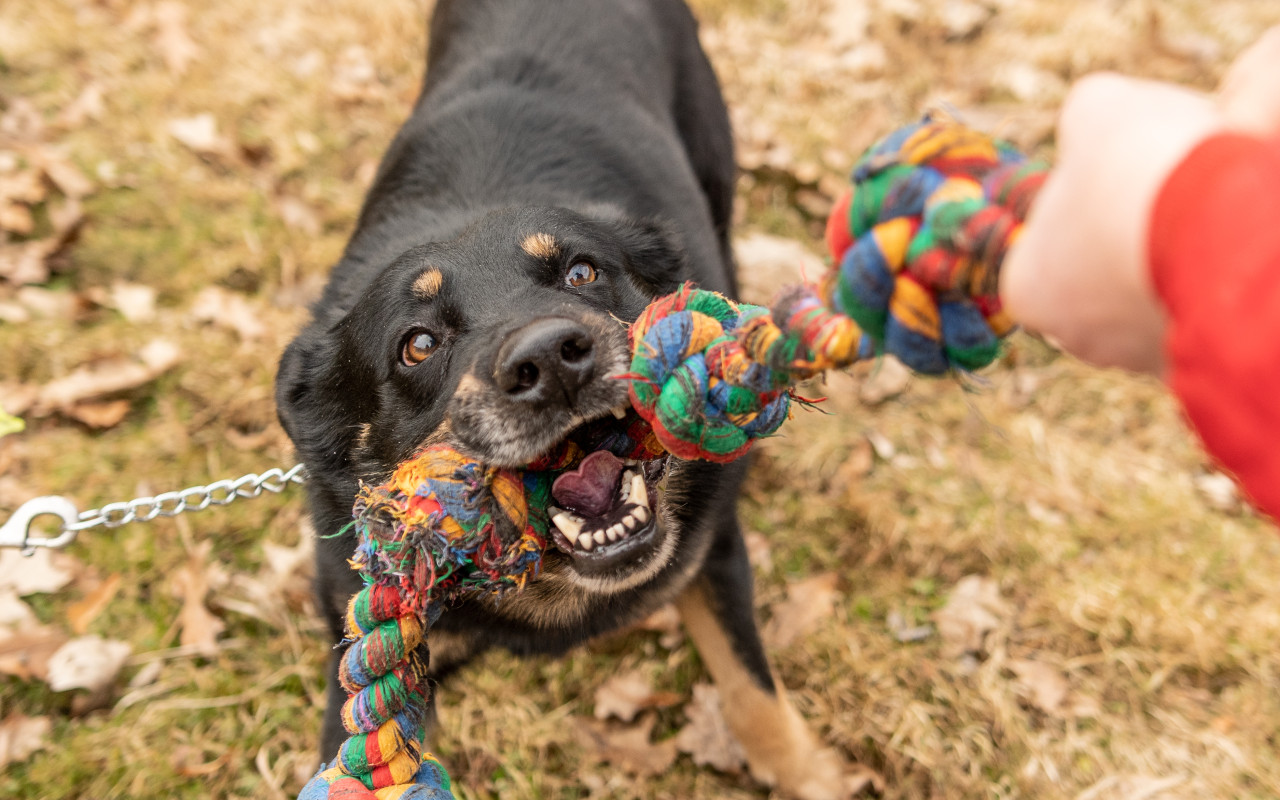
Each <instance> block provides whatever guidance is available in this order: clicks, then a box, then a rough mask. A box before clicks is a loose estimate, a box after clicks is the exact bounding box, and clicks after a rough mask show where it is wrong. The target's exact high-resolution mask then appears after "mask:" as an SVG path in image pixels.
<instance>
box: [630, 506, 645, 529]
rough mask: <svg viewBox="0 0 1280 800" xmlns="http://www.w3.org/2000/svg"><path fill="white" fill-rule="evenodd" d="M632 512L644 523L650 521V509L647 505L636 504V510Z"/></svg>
mask: <svg viewBox="0 0 1280 800" xmlns="http://www.w3.org/2000/svg"><path fill="white" fill-rule="evenodd" d="M631 513H632V514H634V515H635V518H636V520H637V521H638V522H639V523H640V524H642V525H643V524H644V523H646V522H648V521H649V509H648V508H646V507H645V506H636V510H635V511H633V512H631Z"/></svg>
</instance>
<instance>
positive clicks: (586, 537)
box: [578, 533, 596, 552]
mask: <svg viewBox="0 0 1280 800" xmlns="http://www.w3.org/2000/svg"><path fill="white" fill-rule="evenodd" d="M578 546H579V547H581V548H582V549H583V550H586V551H587V552H591V548H593V547H595V546H596V543H595V542H594V541H592V539H591V534H589V533H584V534H582V536H581V538H579V539H578Z"/></svg>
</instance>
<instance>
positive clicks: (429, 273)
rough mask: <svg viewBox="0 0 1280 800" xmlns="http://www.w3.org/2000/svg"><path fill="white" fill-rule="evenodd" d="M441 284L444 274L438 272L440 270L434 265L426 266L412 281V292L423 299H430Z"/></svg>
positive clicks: (437, 291)
mask: <svg viewBox="0 0 1280 800" xmlns="http://www.w3.org/2000/svg"><path fill="white" fill-rule="evenodd" d="M443 285H444V276H443V275H441V274H440V270H438V269H436V268H435V267H428V268H427V270H426V271H425V272H423V273H422V274H421V275H419V276H418V279H417V280H416V281H414V282H413V293H414V294H416V295H417V296H418V297H421V298H422V299H423V300H430V299H431V298H433V297H435V296H436V295H437V294H439V293H440V287H441V286H443Z"/></svg>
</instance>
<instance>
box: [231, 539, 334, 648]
mask: <svg viewBox="0 0 1280 800" xmlns="http://www.w3.org/2000/svg"><path fill="white" fill-rule="evenodd" d="M262 551H263V565H262V567H261V569H259V570H258V572H257V574H256V575H243V574H236V575H234V576H232V577H231V578H230V583H231V586H232V588H233V589H235V595H234V596H230V597H229V596H225V595H222V594H220V595H219V596H218V605H219V606H221V607H222V608H224V609H226V610H228V611H234V612H236V613H238V614H244V615H245V616H247V617H251V618H254V619H258V620H261V621H264V622H267V623H270V624H272V625H276V626H277V627H283V626H284V624H285V622H286V619H287V616H288V611H289V609H295V610H296V609H299V608H302V607H304V606H305V604H306V603H307V602H308V601H309V600H310V598H311V580H312V574H313V572H314V570H313V567H314V564H315V538H314V535H313V534H312V533H311V528H310V525H309V524H308V525H306V526H305V530H304V531H303V535H302V537H301V538H300V540H299V541H298V544H297V545H295V546H294V547H286V546H284V545H278V544H274V543H272V542H264V543H263V545H262Z"/></svg>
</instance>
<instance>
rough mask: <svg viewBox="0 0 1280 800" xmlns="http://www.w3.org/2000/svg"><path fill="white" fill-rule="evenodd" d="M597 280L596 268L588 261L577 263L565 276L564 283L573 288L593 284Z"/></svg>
mask: <svg viewBox="0 0 1280 800" xmlns="http://www.w3.org/2000/svg"><path fill="white" fill-rule="evenodd" d="M595 279H596V268H595V267H593V266H591V264H590V263H589V262H586V261H575V262H574V264H573V266H572V267H569V271H568V272H566V273H565V274H564V282H565V283H567V284H569V285H570V286H573V287H575V288H576V287H578V286H582V285H584V284H588V283H591V282H592V281H594V280H595Z"/></svg>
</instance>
